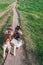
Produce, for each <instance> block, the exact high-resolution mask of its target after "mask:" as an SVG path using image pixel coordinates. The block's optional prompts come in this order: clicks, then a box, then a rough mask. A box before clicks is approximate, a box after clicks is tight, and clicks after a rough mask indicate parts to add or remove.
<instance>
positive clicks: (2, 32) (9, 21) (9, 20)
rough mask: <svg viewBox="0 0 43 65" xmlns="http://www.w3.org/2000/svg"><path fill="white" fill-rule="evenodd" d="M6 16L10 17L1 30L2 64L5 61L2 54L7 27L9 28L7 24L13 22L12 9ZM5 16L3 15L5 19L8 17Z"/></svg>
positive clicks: (0, 56) (0, 49)
mask: <svg viewBox="0 0 43 65" xmlns="http://www.w3.org/2000/svg"><path fill="white" fill-rule="evenodd" d="M5 16H6V17H8V18H7V20H6V24H5V25H4V26H3V27H2V30H1V31H0V64H1V63H2V61H3V56H2V54H3V49H2V45H3V41H4V32H5V30H6V28H7V26H8V25H9V24H12V11H10V12H8V13H7V14H6V15H5ZM5 16H3V17H4V19H5V18H6V17H5ZM2 20H3V19H2Z"/></svg>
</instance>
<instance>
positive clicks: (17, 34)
mask: <svg viewBox="0 0 43 65" xmlns="http://www.w3.org/2000/svg"><path fill="white" fill-rule="evenodd" d="M14 38H15V39H17V40H18V38H20V34H19V33H18V32H17V33H16V34H15V35H14Z"/></svg>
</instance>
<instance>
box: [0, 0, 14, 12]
mask: <svg viewBox="0 0 43 65" xmlns="http://www.w3.org/2000/svg"><path fill="white" fill-rule="evenodd" d="M14 1H15V0H0V12H2V11H4V10H6V9H7V7H8V6H9V5H10V4H11V3H13V2H14Z"/></svg>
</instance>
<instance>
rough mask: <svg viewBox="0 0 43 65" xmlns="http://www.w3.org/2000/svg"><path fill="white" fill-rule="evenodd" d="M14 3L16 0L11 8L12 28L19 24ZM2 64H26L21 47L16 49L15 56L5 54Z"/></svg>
mask: <svg viewBox="0 0 43 65" xmlns="http://www.w3.org/2000/svg"><path fill="white" fill-rule="evenodd" d="M16 4H17V1H16V2H15V3H14V8H13V24H12V25H13V29H14V28H15V27H16V26H17V25H19V22H18V14H17V12H16ZM4 65H27V64H26V58H25V54H24V50H23V48H22V47H21V48H20V49H17V51H16V56H15V57H14V56H13V55H11V54H9V55H8V56H7V59H6V61H5V63H4Z"/></svg>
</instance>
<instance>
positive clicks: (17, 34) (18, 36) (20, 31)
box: [14, 26, 23, 40]
mask: <svg viewBox="0 0 43 65" xmlns="http://www.w3.org/2000/svg"><path fill="white" fill-rule="evenodd" d="M15 32H16V33H15V34H14V38H15V39H17V40H18V39H19V38H20V36H21V35H22V34H23V33H22V30H21V28H20V26H17V27H16V28H15Z"/></svg>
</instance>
